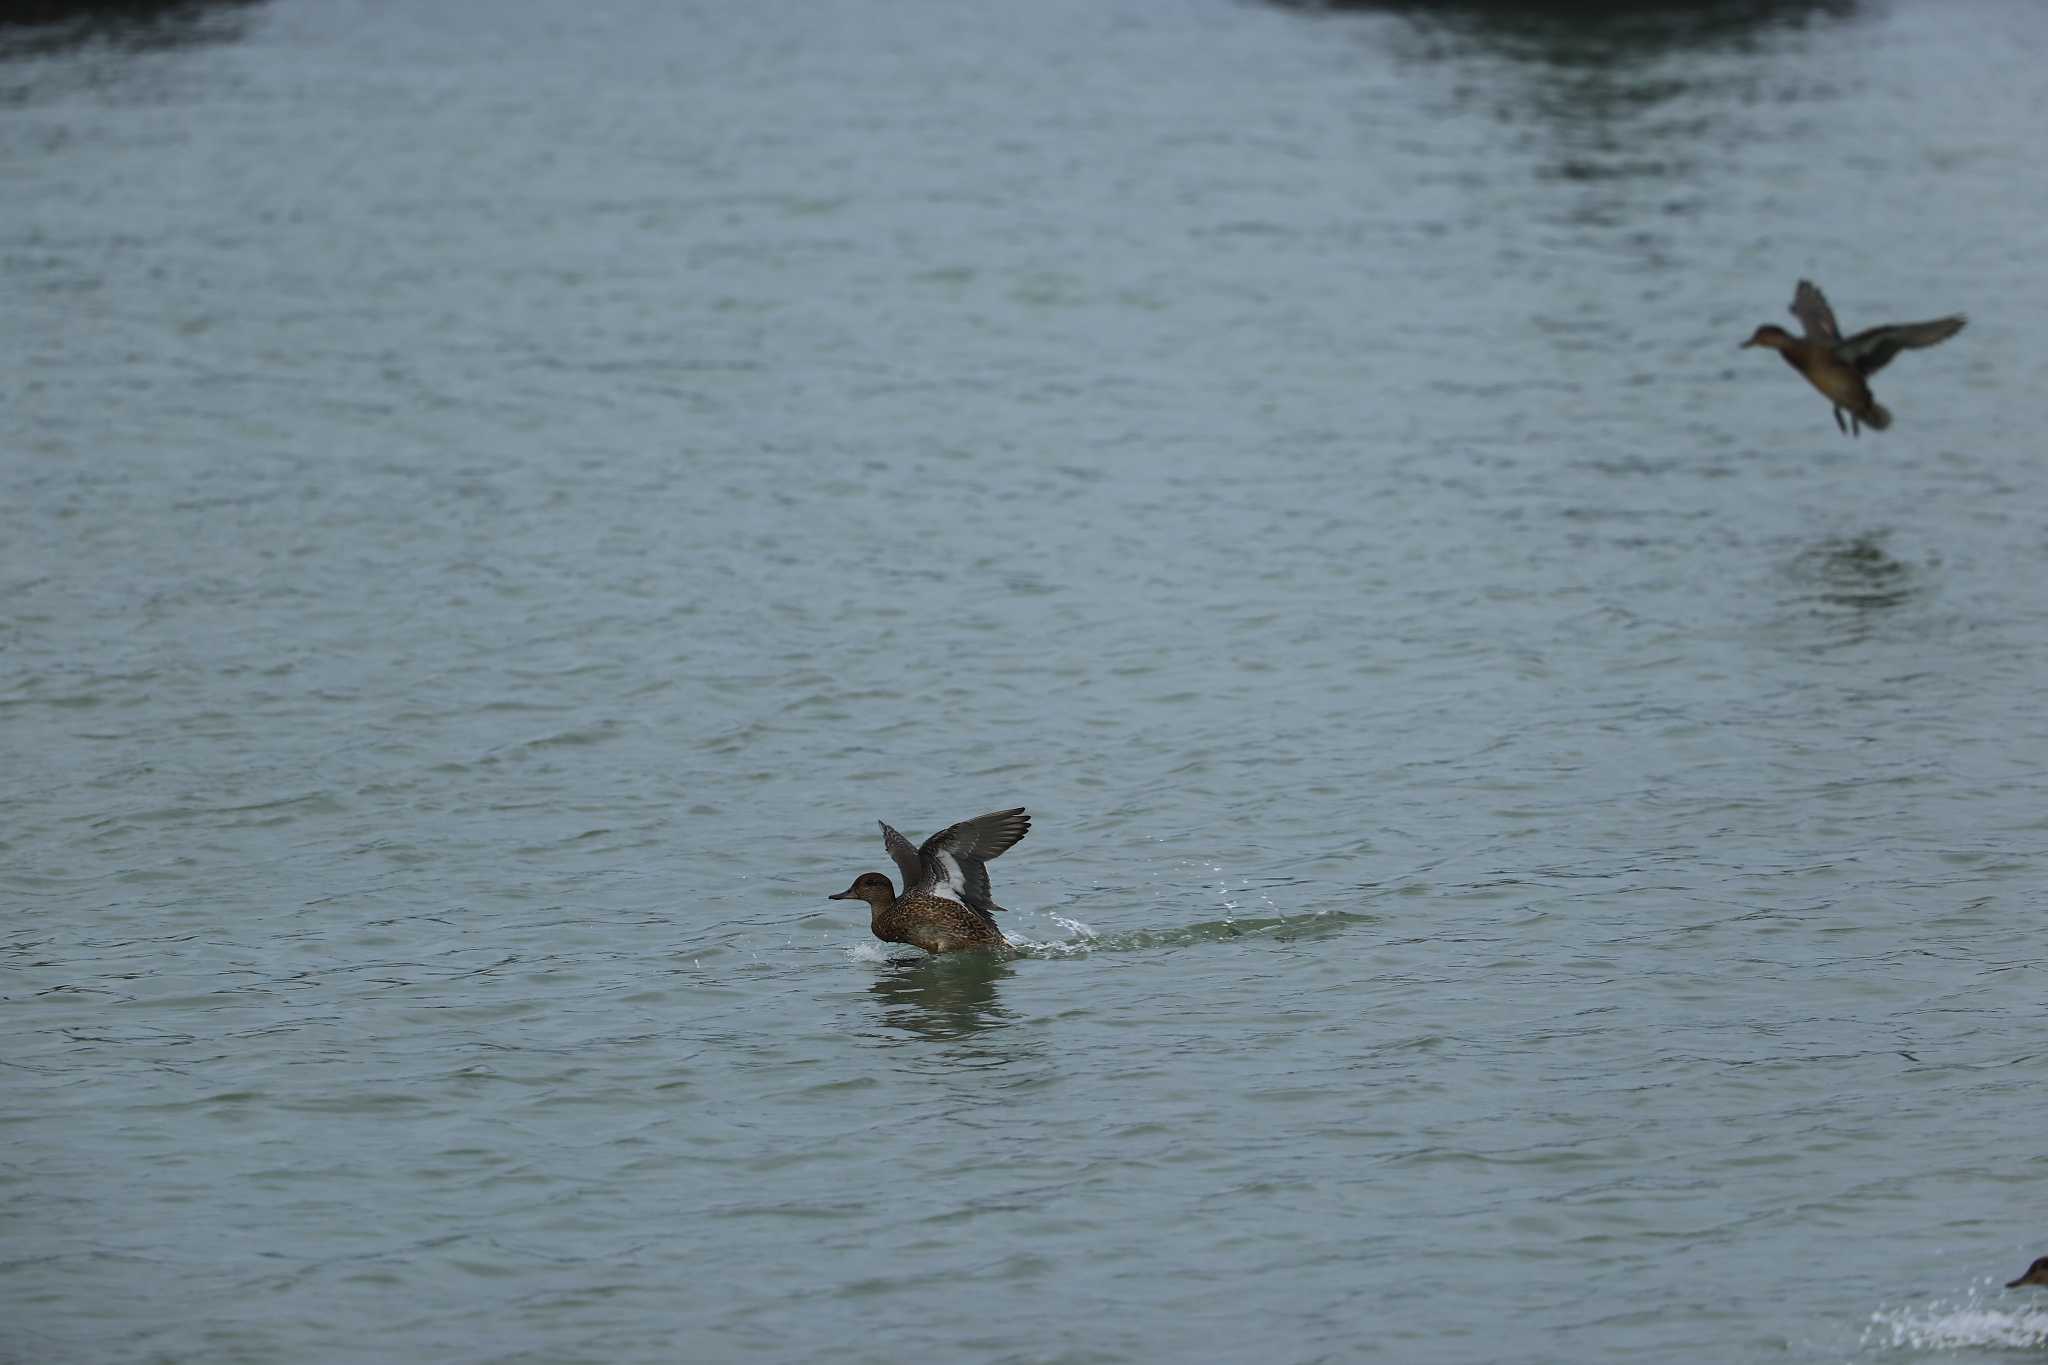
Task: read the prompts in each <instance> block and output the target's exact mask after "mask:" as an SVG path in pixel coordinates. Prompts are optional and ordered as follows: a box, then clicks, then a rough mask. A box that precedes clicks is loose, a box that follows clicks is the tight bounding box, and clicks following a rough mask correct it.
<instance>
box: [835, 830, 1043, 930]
mask: <svg viewBox="0 0 2048 1365" xmlns="http://www.w3.org/2000/svg"><path fill="white" fill-rule="evenodd" d="M1030 828H1031V817H1030V816H1028V815H1026V814H1025V813H1024V808H1023V807H1022V806H1018V807H1017V808H1015V809H1014V810H998V811H990V812H989V813H988V814H987V815H977V816H975V817H974V818H973V819H972V820H962V821H961V822H960V823H959V824H957V825H948V826H947V827H946V828H945V829H942V830H940V831H939V832H938V833H937V834H934V835H933V836H932V837H931V838H929V839H927V840H925V841H924V846H923V847H922V848H913V847H912V846H911V843H910V840H908V839H906V838H904V837H903V836H902V835H901V834H898V833H897V832H896V831H895V830H893V829H891V828H889V826H888V825H887V823H882V843H883V844H884V845H886V846H887V848H888V850H889V856H890V857H891V858H894V859H895V860H896V868H897V870H898V871H899V872H901V873H902V874H903V894H902V895H900V896H899V895H897V894H896V887H895V885H894V884H893V883H892V882H890V880H889V879H888V878H887V877H885V876H884V875H882V874H881V873H879V872H863V873H861V874H860V875H859V876H858V877H855V878H854V879H853V885H852V886H849V887H847V888H846V889H845V890H844V891H840V892H837V893H835V894H833V895H832V896H830V897H828V898H827V899H830V900H835V901H866V902H867V903H868V910H869V911H870V915H869V919H868V927H869V928H870V929H871V930H873V931H874V935H875V937H876V938H878V939H881V940H882V941H883V942H884V943H908V944H912V945H914V946H916V947H919V948H922V949H924V950H925V951H926V952H928V953H955V952H960V951H962V950H964V949H973V948H994V949H1001V948H1007V947H1008V946H1009V940H1008V939H1006V938H1004V937H1003V931H1002V930H1000V929H998V928H996V920H995V917H996V914H997V912H999V911H1000V910H1001V909H1002V908H1003V907H1002V906H1000V905H997V904H996V903H995V902H994V901H993V900H991V899H989V887H988V866H987V864H988V860H989V859H991V858H995V857H999V856H1000V855H1001V854H1002V853H1004V852H1005V851H1006V850H1007V849H1008V848H1009V847H1010V846H1011V845H1012V844H1014V843H1016V842H1017V841H1018V840H1019V839H1022V838H1023V837H1024V834H1025V832H1026V831H1027V830H1029V829H1030Z"/></svg>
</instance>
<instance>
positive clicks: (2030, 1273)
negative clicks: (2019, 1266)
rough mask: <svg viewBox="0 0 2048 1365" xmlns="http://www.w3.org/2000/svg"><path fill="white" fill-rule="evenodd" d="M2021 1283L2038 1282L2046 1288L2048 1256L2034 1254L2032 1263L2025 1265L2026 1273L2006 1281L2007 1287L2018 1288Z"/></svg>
mask: <svg viewBox="0 0 2048 1365" xmlns="http://www.w3.org/2000/svg"><path fill="white" fill-rule="evenodd" d="M2023 1284H2038V1285H2040V1286H2041V1287H2042V1288H2044V1289H2048V1256H2036V1257H2035V1258H2034V1263H2033V1264H2032V1265H2030V1266H2028V1267H2027V1273H2026V1274H2024V1275H2022V1276H2020V1277H2019V1278H2018V1279H2017V1280H2008V1281H2006V1285H2005V1287H2006V1288H2007V1289H2018V1288H2019V1287H2020V1286H2021V1285H2023Z"/></svg>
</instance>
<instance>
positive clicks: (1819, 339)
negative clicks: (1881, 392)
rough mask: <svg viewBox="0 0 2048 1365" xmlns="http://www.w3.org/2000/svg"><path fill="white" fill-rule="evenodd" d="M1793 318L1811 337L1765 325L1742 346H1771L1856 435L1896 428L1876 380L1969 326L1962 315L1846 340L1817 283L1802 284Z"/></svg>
mask: <svg viewBox="0 0 2048 1365" xmlns="http://www.w3.org/2000/svg"><path fill="white" fill-rule="evenodd" d="M1792 316H1793V317H1795V318H1798V319H1799V326H1800V330H1801V331H1802V332H1804V333H1805V335H1803V336H1796V337H1795V336H1793V335H1792V334H1791V333H1790V332H1788V331H1786V330H1785V329H1784V328H1783V327H1776V326H1773V325H1771V324H1770V323H1765V324H1764V325H1763V326H1761V327H1759V328H1757V329H1756V331H1755V332H1754V333H1752V334H1751V336H1750V338H1749V340H1747V341H1745V342H1743V343H1742V344H1743V345H1744V346H1768V347H1769V348H1770V349H1771V350H1774V351H1776V352H1777V353H1778V354H1779V355H1782V356H1784V357H1785V363H1786V364H1788V365H1790V366H1791V367H1792V368H1793V369H1795V370H1797V371H1799V373H1801V374H1803V375H1805V376H1806V382H1807V383H1809V384H1811V385H1813V386H1814V387H1815V388H1816V389H1819V390H1820V391H1821V392H1822V393H1823V394H1825V395H1826V396H1827V400H1828V401H1829V402H1830V403H1833V404H1834V405H1835V425H1836V426H1837V427H1838V428H1840V429H1841V430H1842V431H1843V432H1844V433H1854V434H1860V433H1861V432H1862V430H1863V428H1864V427H1866V426H1868V427H1871V428H1874V429H1875V430H1878V431H1883V430H1884V429H1885V428H1886V427H1888V426H1890V425H1891V424H1892V415H1891V413H1889V412H1887V411H1885V409H1883V408H1881V407H1879V406H1878V403H1877V400H1876V399H1875V398H1873V397H1871V396H1870V385H1869V383H1868V382H1867V381H1868V380H1869V378H1870V376H1871V375H1873V374H1876V373H1877V372H1878V371H1879V370H1881V369H1883V368H1884V367H1885V366H1886V365H1888V364H1889V363H1891V358H1892V357H1893V356H1895V355H1897V354H1898V353H1899V352H1900V351H1904V350H1911V349H1914V348H1917V347H1920V346H1932V345H1934V344H1935V343H1936V342H1938V341H1947V340H1948V339H1949V338H1950V337H1952V336H1954V335H1955V334H1956V333H1957V332H1960V331H1962V330H1963V323H1964V322H1965V321H1966V319H1965V318H1964V317H1963V315H1962V314H1961V313H1957V314H1956V315H1955V316H1954V317H1946V318H1936V319H1934V320H1933V321H1932V322H1891V323H1886V324H1885V325H1884V326H1882V327H1872V328H1871V329H1870V330H1868V331H1865V332H1858V333H1857V334H1856V335H1855V336H1852V337H1848V338H1844V337H1843V336H1842V329H1841V328H1839V327H1837V326H1836V325H1835V313H1834V310H1833V309H1831V308H1829V307H1828V301H1827V298H1826V296H1824V295H1823V294H1822V293H1821V292H1820V290H1819V289H1818V288H1817V287H1816V286H1815V285H1814V283H1813V282H1812V281H1811V280H1801V281H1800V282H1799V288H1798V289H1797V290H1796V291H1794V293H1793V295H1792ZM1844 412H1846V413H1848V414H1849V421H1848V424H1847V425H1844V424H1843V422H1842V414H1843V413H1844Z"/></svg>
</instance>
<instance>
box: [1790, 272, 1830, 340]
mask: <svg viewBox="0 0 2048 1365" xmlns="http://www.w3.org/2000/svg"><path fill="white" fill-rule="evenodd" d="M1792 316H1793V317H1795V318H1798V319H1799V327H1800V330H1801V331H1803V332H1805V333H1806V335H1807V338H1808V339H1809V340H1811V341H1840V340H1841V339H1842V329H1841V328H1840V327H1837V326H1836V325H1835V310H1834V309H1832V308H1830V307H1828V299H1827V295H1825V294H1823V293H1821V292H1820V286H1819V285H1817V284H1815V283H1814V282H1813V281H1812V280H1801V281H1800V282H1799V287H1798V288H1797V289H1795V290H1793V291H1792Z"/></svg>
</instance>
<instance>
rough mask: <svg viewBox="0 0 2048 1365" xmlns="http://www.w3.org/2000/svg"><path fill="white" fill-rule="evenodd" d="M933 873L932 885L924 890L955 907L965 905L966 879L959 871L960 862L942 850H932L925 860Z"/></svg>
mask: <svg viewBox="0 0 2048 1365" xmlns="http://www.w3.org/2000/svg"><path fill="white" fill-rule="evenodd" d="M925 865H926V866H927V867H929V868H930V869H931V871H932V873H933V876H932V884H931V885H930V886H928V887H926V888H925V890H926V892H927V893H928V894H930V895H934V896H943V897H944V898H945V899H947V900H949V901H952V902H953V903H954V904H955V905H965V904H967V877H966V874H964V873H963V872H961V871H960V860H959V859H958V858H955V857H954V856H953V855H952V854H950V853H948V852H946V850H944V849H942V848H935V849H933V850H932V853H931V857H930V858H928V859H927V860H926V864H925Z"/></svg>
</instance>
